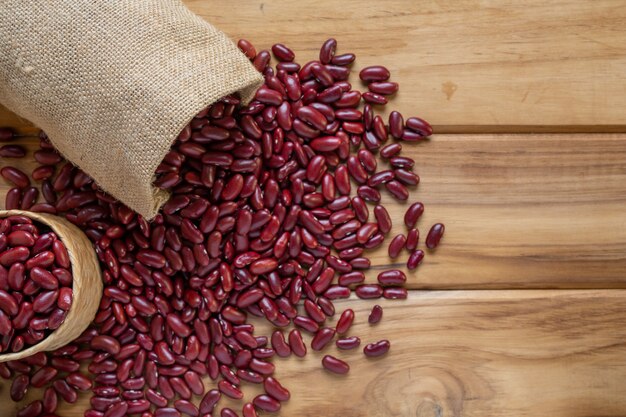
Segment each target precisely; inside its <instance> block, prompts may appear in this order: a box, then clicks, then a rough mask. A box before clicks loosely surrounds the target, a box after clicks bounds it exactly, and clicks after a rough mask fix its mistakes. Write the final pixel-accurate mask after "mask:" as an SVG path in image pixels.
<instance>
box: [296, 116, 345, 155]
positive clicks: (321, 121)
mask: <svg viewBox="0 0 626 417" xmlns="http://www.w3.org/2000/svg"><path fill="white" fill-rule="evenodd" d="M296 116H297V117H298V119H300V120H302V121H303V122H306V123H309V124H310V125H311V126H313V127H314V128H316V129H318V130H324V129H326V125H327V120H326V116H324V114H322V113H321V112H319V111H318V110H316V109H315V108H314V107H311V106H304V107H300V108H299V109H298V110H297V112H296ZM335 148H336V147H335ZM313 149H315V148H313ZM316 150H318V149H316ZM320 150H323V149H320ZM330 150H334V149H330Z"/></svg>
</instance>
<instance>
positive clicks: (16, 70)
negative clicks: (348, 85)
mask: <svg viewBox="0 0 626 417" xmlns="http://www.w3.org/2000/svg"><path fill="white" fill-rule="evenodd" d="M0 3H1V6H0V9H1V11H0V102H2V104H4V105H5V106H6V107H8V108H9V109H11V110H12V111H14V112H15V113H17V114H19V115H20V116H22V117H24V118H26V119H29V120H31V121H32V122H34V123H35V124H36V125H38V126H39V127H41V128H42V129H43V130H44V131H45V132H46V133H47V134H48V136H49V138H50V140H51V141H52V143H53V144H54V145H55V146H56V147H57V148H58V149H59V151H60V152H61V153H62V154H63V155H64V156H65V157H66V158H67V159H69V160H70V161H72V162H73V163H74V164H75V165H77V166H78V167H80V168H81V169H83V170H84V171H85V172H87V173H88V174H89V175H91V176H92V177H93V178H94V179H95V180H96V182H97V183H98V185H99V186H100V187H102V189H104V190H105V191H106V192H108V193H110V194H111V195H113V196H114V197H116V198H117V199H119V200H121V201H122V202H124V203H125V204H126V205H128V206H129V207H130V208H132V209H134V210H136V211H137V212H139V213H140V214H142V215H143V216H144V217H146V218H148V219H150V218H152V217H154V215H155V214H156V213H157V212H158V209H159V207H160V206H161V205H162V204H163V203H164V202H165V201H166V200H167V197H168V196H167V193H164V192H162V191H159V190H157V189H155V188H154V187H153V186H152V182H153V180H154V172H155V170H156V168H157V167H158V165H159V164H160V163H161V161H162V160H163V158H164V157H165V155H166V154H167V152H168V151H169V149H170V146H171V144H172V142H173V141H174V140H175V139H176V137H177V135H178V134H179V133H180V131H181V130H182V129H183V128H184V127H185V125H187V124H188V123H189V121H191V119H192V118H193V116H194V115H196V114H197V113H198V112H200V111H201V110H202V109H204V108H205V107H207V106H208V105H209V104H211V103H213V102H215V101H216V100H218V99H219V98H221V97H223V96H225V95H228V94H231V93H235V92H238V93H239V94H240V96H241V98H242V99H243V101H244V102H247V101H249V100H250V99H251V98H252V96H253V95H254V92H255V90H256V89H257V88H258V87H259V86H260V85H261V83H262V82H263V80H262V77H261V75H260V74H259V73H258V72H257V71H256V70H255V69H254V67H253V66H252V65H251V64H250V62H249V61H248V59H247V58H246V57H245V56H244V55H243V54H242V53H241V52H240V51H239V50H238V48H237V47H236V45H235V44H234V43H233V42H232V41H231V40H230V39H229V38H227V37H226V35H224V34H223V33H222V32H220V31H219V30H217V29H216V28H214V27H213V26H211V25H210V24H208V23H207V22H206V21H204V20H202V19H201V18H200V17H198V16H196V15H195V14H193V13H192V12H191V11H190V10H189V9H187V8H186V7H185V6H184V5H183V4H182V3H181V2H180V1H179V0H106V1H94V0H2V1H1V2H0Z"/></svg>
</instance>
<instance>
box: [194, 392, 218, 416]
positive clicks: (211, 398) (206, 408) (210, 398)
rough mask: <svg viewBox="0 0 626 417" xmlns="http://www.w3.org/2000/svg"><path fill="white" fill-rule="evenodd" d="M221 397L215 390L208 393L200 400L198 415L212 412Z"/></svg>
mask: <svg viewBox="0 0 626 417" xmlns="http://www.w3.org/2000/svg"><path fill="white" fill-rule="evenodd" d="M221 396H222V395H221V394H220V392H219V391H218V390H216V389H212V390H210V391H208V392H207V393H206V394H205V395H204V397H203V398H202V401H200V406H199V409H200V413H201V414H202V415H204V414H208V413H210V412H212V411H213V409H214V408H215V405H216V404H217V403H218V401H219V400H220V398H221Z"/></svg>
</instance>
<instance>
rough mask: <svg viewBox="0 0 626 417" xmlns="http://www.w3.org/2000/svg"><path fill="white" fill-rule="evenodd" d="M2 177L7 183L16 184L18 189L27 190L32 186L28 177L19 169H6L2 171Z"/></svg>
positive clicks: (0, 171)
mask: <svg viewBox="0 0 626 417" xmlns="http://www.w3.org/2000/svg"><path fill="white" fill-rule="evenodd" d="M0 175H1V176H2V178H4V179H5V180H6V181H8V182H10V183H12V184H14V185H15V186H16V187H18V188H26V187H28V186H30V180H29V179H28V176H27V175H26V174H24V173H23V172H22V171H20V170H19V169H17V168H13V167H4V168H2V169H0Z"/></svg>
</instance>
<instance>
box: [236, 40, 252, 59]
mask: <svg viewBox="0 0 626 417" xmlns="http://www.w3.org/2000/svg"><path fill="white" fill-rule="evenodd" d="M237 46H238V47H239V49H240V50H241V52H243V53H244V55H245V56H246V57H248V59H254V57H256V49H254V46H253V45H252V44H251V43H250V42H249V41H247V40H245V39H240V40H239V42H237Z"/></svg>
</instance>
